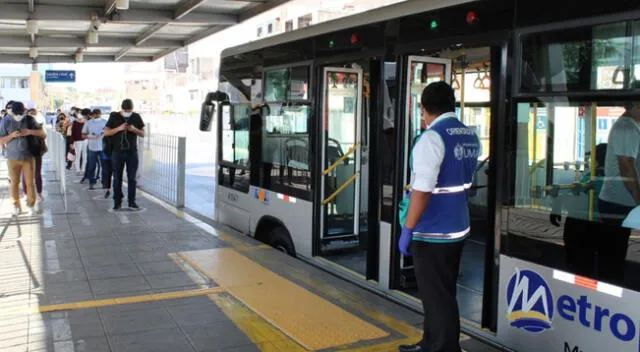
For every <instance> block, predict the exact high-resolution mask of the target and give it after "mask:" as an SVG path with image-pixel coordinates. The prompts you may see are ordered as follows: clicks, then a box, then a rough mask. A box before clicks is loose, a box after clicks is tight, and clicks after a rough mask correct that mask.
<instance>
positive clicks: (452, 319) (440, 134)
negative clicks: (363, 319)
mask: <svg viewBox="0 0 640 352" xmlns="http://www.w3.org/2000/svg"><path fill="white" fill-rule="evenodd" d="M421 105H422V109H421V111H422V126H423V128H425V127H426V130H425V131H424V132H423V133H422V135H421V136H420V137H419V138H418V140H417V141H416V144H415V146H414V147H413V150H412V152H411V192H410V203H409V207H408V209H409V210H408V212H407V215H406V218H405V222H404V226H403V228H402V234H401V236H400V241H399V247H400V251H401V252H402V254H404V255H405V256H410V255H413V263H414V267H415V274H416V280H417V283H418V290H419V292H420V296H421V298H422V305H423V307H424V333H423V338H422V341H420V342H419V343H418V344H416V345H409V346H400V351H401V352H407V351H410V352H419V351H426V352H460V351H461V348H460V343H459V339H460V315H459V312H458V302H457V300H456V283H457V281H458V270H459V268H460V257H461V255H462V247H463V243H464V239H465V238H466V237H467V236H468V235H469V234H470V230H471V229H470V226H469V207H468V201H467V194H468V192H469V189H470V188H471V183H472V181H473V176H474V173H475V171H476V167H477V164H478V156H479V155H480V150H481V147H480V141H479V139H478V137H477V135H476V132H475V129H472V128H469V127H467V126H465V125H464V124H463V123H462V122H460V120H458V118H457V116H456V113H455V95H454V92H453V89H451V86H449V85H448V84H447V83H445V82H437V83H432V84H430V85H428V86H427V87H426V88H425V89H424V91H423V92H422V99H421Z"/></svg>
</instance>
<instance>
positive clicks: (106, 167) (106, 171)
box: [100, 152, 113, 189]
mask: <svg viewBox="0 0 640 352" xmlns="http://www.w3.org/2000/svg"><path fill="white" fill-rule="evenodd" d="M100 160H101V162H102V188H104V189H111V176H112V174H113V163H112V162H111V157H109V156H108V155H106V154H105V153H104V152H101V153H100Z"/></svg>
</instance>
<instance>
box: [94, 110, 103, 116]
mask: <svg viewBox="0 0 640 352" xmlns="http://www.w3.org/2000/svg"><path fill="white" fill-rule="evenodd" d="M91 113H92V114H94V115H102V111H101V110H100V109H93V111H92V112H91Z"/></svg>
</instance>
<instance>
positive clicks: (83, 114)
mask: <svg viewBox="0 0 640 352" xmlns="http://www.w3.org/2000/svg"><path fill="white" fill-rule="evenodd" d="M80 114H81V115H82V116H89V114H91V109H87V108H84V109H82V111H80Z"/></svg>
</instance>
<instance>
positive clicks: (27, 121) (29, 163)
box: [0, 102, 46, 216]
mask: <svg viewBox="0 0 640 352" xmlns="http://www.w3.org/2000/svg"><path fill="white" fill-rule="evenodd" d="M30 136H34V137H39V138H45V137H46V133H45V132H44V129H42V126H38V124H37V123H36V121H35V119H34V118H33V117H32V116H29V115H27V114H26V111H25V108H24V104H23V103H21V102H14V103H13V105H12V107H11V113H10V118H7V119H4V121H3V123H2V125H1V126H0V144H6V146H7V149H6V155H7V164H8V168H9V177H10V178H11V198H12V199H13V215H14V216H18V215H20V213H22V206H21V204H20V175H21V174H23V173H24V178H25V182H26V184H27V208H28V214H29V215H30V216H32V215H35V214H36V213H37V212H39V209H37V208H36V206H37V204H36V190H35V188H36V187H35V174H34V172H35V166H36V165H35V163H36V162H35V157H34V154H33V151H32V148H30V145H29V144H30V142H29V138H28V137H30Z"/></svg>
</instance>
